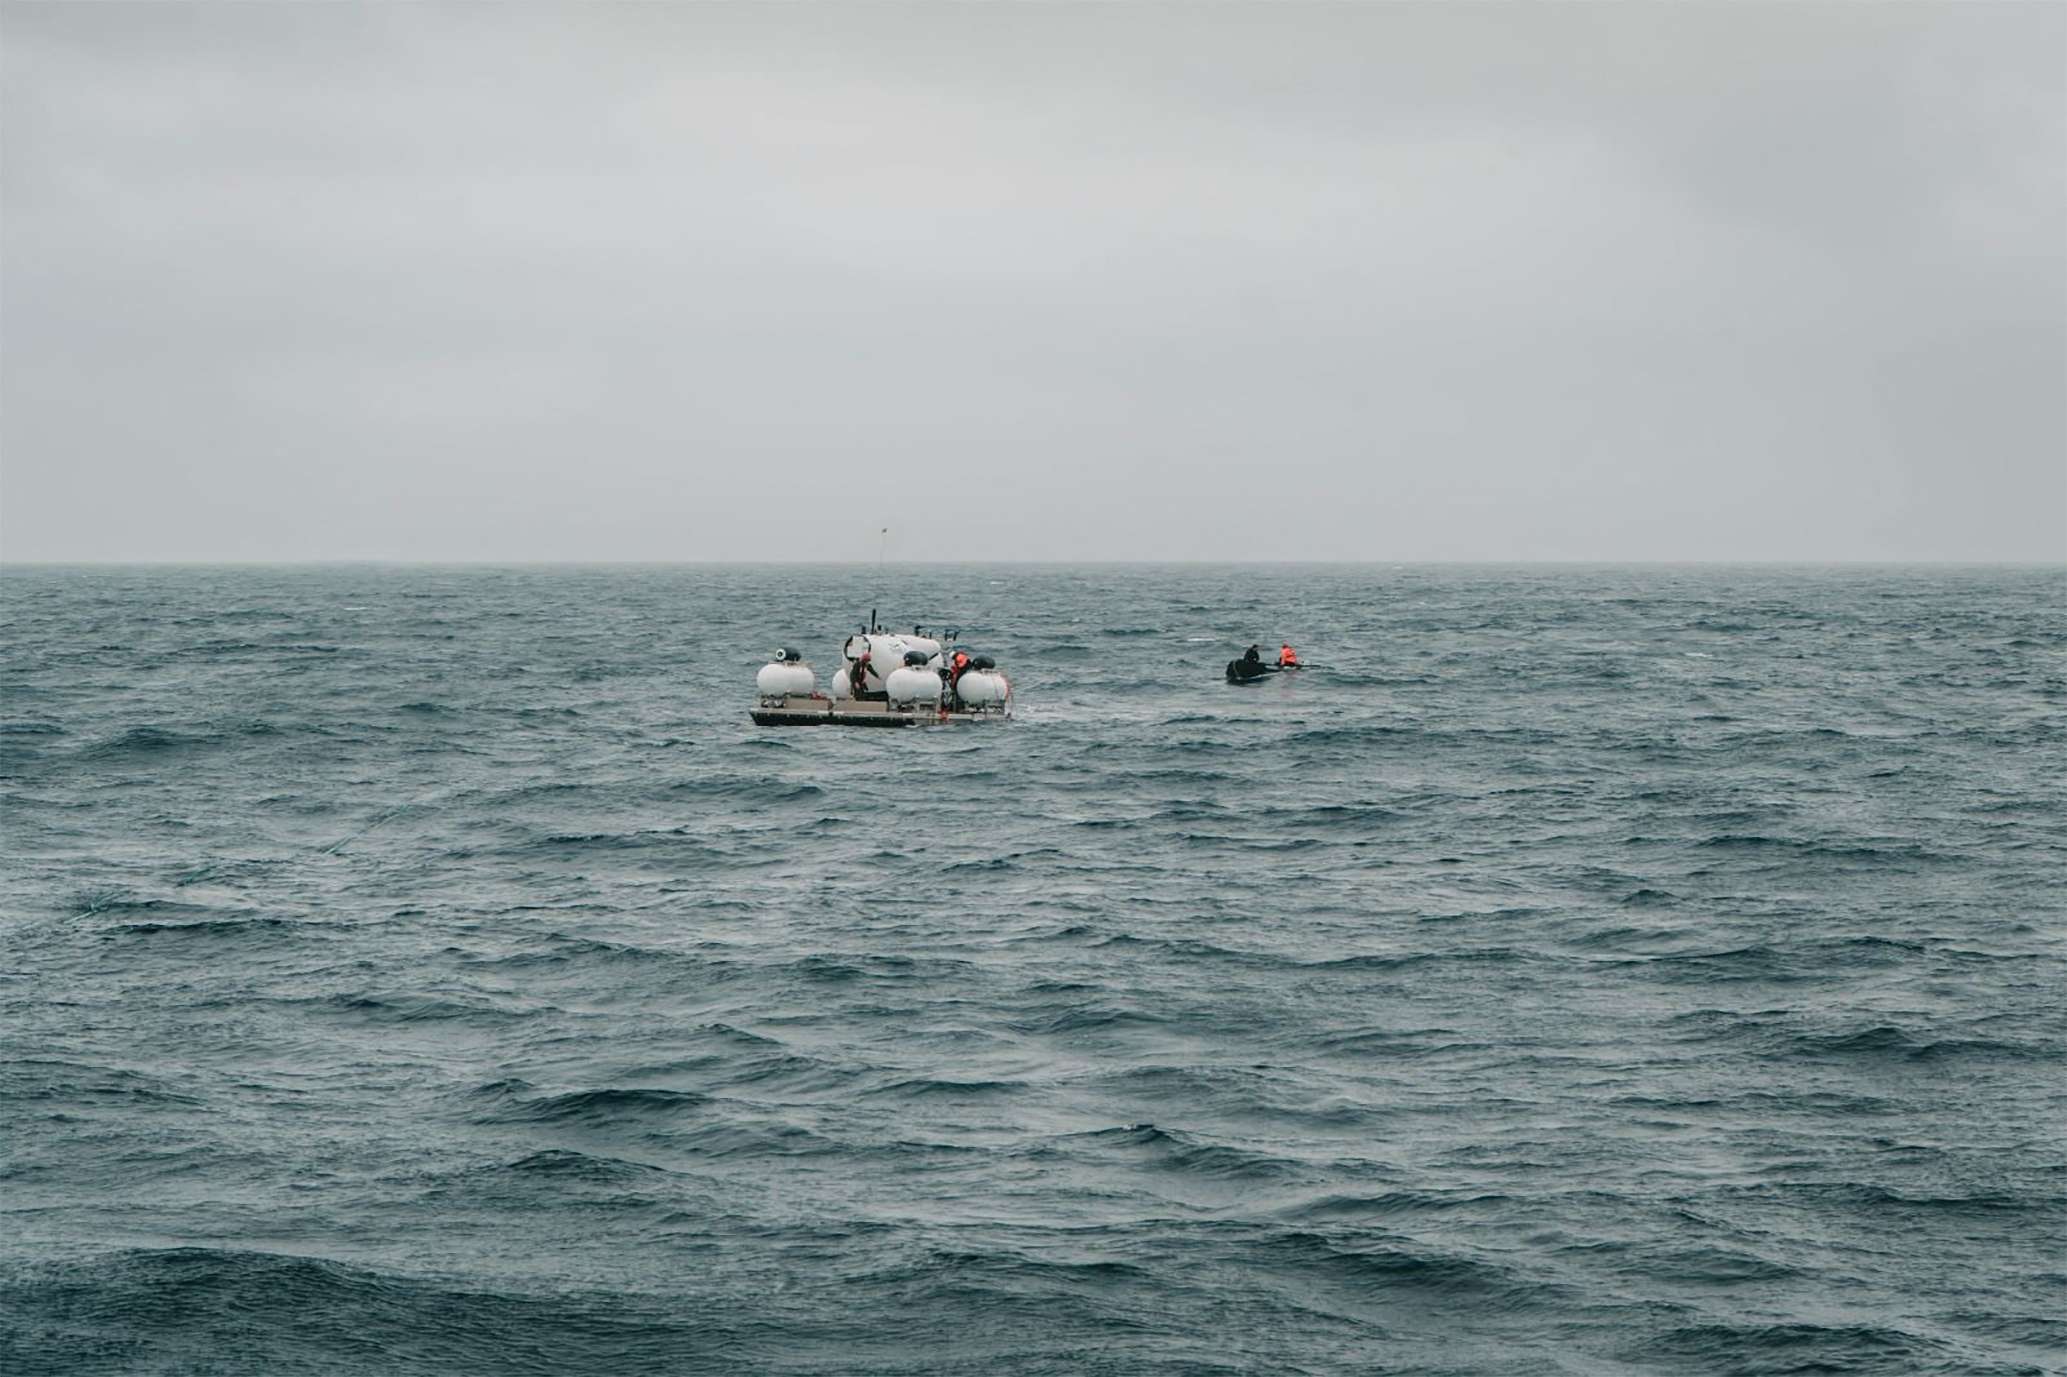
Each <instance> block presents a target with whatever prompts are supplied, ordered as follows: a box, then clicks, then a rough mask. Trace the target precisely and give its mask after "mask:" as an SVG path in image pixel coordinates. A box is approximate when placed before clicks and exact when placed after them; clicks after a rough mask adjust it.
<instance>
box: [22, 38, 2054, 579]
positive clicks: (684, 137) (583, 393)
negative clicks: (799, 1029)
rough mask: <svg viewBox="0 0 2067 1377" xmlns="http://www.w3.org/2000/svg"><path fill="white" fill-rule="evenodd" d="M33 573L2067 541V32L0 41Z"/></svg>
mask: <svg viewBox="0 0 2067 1377" xmlns="http://www.w3.org/2000/svg"><path fill="white" fill-rule="evenodd" d="M0 81H4V93H0V94H4V104H0V121H4V122H0V216H4V218H0V555H4V557H6V558H8V559H16V560H29V559H279V558H285V559H303V558H402V559H522V560H550V559H737V558H758V559H778V560H779V559H809V560H822V559H842V558H858V559H872V558H874V556H875V553H876V551H875V532H876V529H877V528H878V527H879V526H882V525H885V524H888V525H890V526H891V527H892V528H893V530H894V532H895V534H894V536H893V543H892V547H891V553H892V557H893V558H896V557H905V558H921V557H953V558H985V557H989V558H999V559H1072V558H1087V557H1088V558H1097V557H1104V558H1216V557H1224V556H1228V555H1239V556H1242V557H1248V558H1315V559H1380V560H1392V559H1398V560H1413V559H1534V558H1555V559H1603V560H1606V559H1704V558H1712V559H1909V558H1915V559H1970V558H1979V559H1995V558H2000V559H2061V558H2067V6H2063V5H2061V4H2057V3H2030V4H1957V5H1929V4H1884V5H1865V4H1845V5H1828V6H1819V5H1781V4H1763V5H1748V4H1747V5H1739V6H1731V7H1690V6H1679V5H1674V6H1665V5H1655V6H1641V7H1639V6H1615V5H1599V4H1596V5H1586V6H1547V5H1526V6H1516V7H1512V8H1509V7H1503V6H1490V5H1478V6H1470V7H1433V6H1421V5H1405V4H1393V5H1376V4H1374V5H1370V6H1364V7H1355V6H1350V5H1330V6H1304V5H1261V4H1258V5H1213V6H1204V5H1201V6H1195V7H1188V6H1183V5H1174V4H1162V5H1142V6H1092V5H1068V6H1063V5H1018V6H1009V7H1007V6H998V7H985V8H977V7H963V6H956V7H948V6H934V5H866V6H849V5H841V6H833V5H787V6H756V7H745V6H720V5H665V6H664V5H652V4H648V5H584V6H575V5H571V4H570V5H564V6H538V7H523V8H506V7H499V6H489V5H479V4H475V5H450V6H439V5H423V6H419V5H400V4H389V5H374V4H326V5H259V4H178V3H169V4H158V3H151V4H127V3H102V4H63V3H39V4H21V3H7V4H5V5H4V6H0Z"/></svg>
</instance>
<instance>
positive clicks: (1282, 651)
mask: <svg viewBox="0 0 2067 1377" xmlns="http://www.w3.org/2000/svg"><path fill="white" fill-rule="evenodd" d="M1298 663H1299V652H1298V651H1296V650H1294V649H1292V647H1291V645H1290V643H1289V642H1288V643H1286V644H1284V645H1280V646H1279V647H1278V668H1279V669H1289V668H1290V667H1292V666H1293V665H1296V664H1298Z"/></svg>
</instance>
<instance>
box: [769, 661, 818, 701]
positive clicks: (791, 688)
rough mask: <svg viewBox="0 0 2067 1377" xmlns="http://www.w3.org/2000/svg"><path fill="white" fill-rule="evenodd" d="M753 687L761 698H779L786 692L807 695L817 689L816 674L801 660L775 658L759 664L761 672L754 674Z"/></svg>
mask: <svg viewBox="0 0 2067 1377" xmlns="http://www.w3.org/2000/svg"><path fill="white" fill-rule="evenodd" d="M754 687H755V688H756V689H758V690H760V694H761V696H762V697H763V698H780V697H782V696H783V695H784V694H788V693H794V694H798V695H800V696H803V697H809V696H810V695H811V694H813V693H816V692H817V691H818V676H817V675H815V674H813V673H812V672H811V666H809V665H807V664H805V663H804V662H803V661H801V660H776V661H773V662H771V663H769V664H765V665H762V666H761V672H760V673H759V674H756V675H755V676H754Z"/></svg>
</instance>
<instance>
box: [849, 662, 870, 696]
mask: <svg viewBox="0 0 2067 1377" xmlns="http://www.w3.org/2000/svg"><path fill="white" fill-rule="evenodd" d="M847 687H848V688H849V689H851V690H853V693H854V696H855V697H856V698H860V697H861V695H862V694H864V693H867V692H868V652H867V651H866V650H864V651H862V652H861V658H860V659H858V660H856V661H855V662H854V667H853V668H852V669H850V670H848V671H847Z"/></svg>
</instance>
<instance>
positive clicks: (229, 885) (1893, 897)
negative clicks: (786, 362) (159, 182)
mask: <svg viewBox="0 0 2067 1377" xmlns="http://www.w3.org/2000/svg"><path fill="white" fill-rule="evenodd" d="M0 594H4V599H5V651H4V654H5V663H4V679H0V689H4V695H5V699H4V714H0V716H4V735H0V774H4V781H5V786H6V794H5V813H4V840H5V852H6V861H5V869H4V888H0V901H4V910H5V921H4V928H0V940H4V967H5V969H4V972H0V1019H4V1039H0V1116H4V1118H0V1132H4V1138H0V1212H4V1215H5V1220H4V1230H0V1234H4V1236H0V1369H4V1370H5V1371H7V1372H9V1373H15V1372H20V1373H25V1374H26V1373H46V1372H49V1373H100V1372H142V1373H175V1372H178V1373H188V1372H193V1373H246V1372H252V1373H393V1372H441V1373H496V1374H501V1373H563V1372H567V1373H642V1374H643V1373H662V1372H713V1373H719V1372H723V1373H730V1372H773V1373H867V1372H979V1371H980V1372H1013V1373H1021V1372H1024V1373H1034V1372H1041V1373H1077V1372H1086V1373H1194V1372H1310V1373H1336V1372H1385V1371H1397V1372H1429V1373H1488V1374H1491V1373H1512V1372H1518V1371H1525V1372H1565V1373H1620V1372H1628V1373H1653V1372H1713V1373H1783V1372H1787V1373H1792V1372H1845V1373H1850V1372H1876V1373H1877V1372H1887V1373H1912V1372H1931V1373H2024V1372H2044V1371H2048V1370H2058V1369H2059V1367H2060V1366H2061V1364H2062V1363H2063V1361H2067V1359H2063V1354H2067V1322H2063V1313H2067V1303H2063V1297H2067V1262H2063V1260H2062V1259H2063V1256H2067V1147H2063V1137H2067V1013H2063V1009H2067V924H2063V908H2067V905H2063V899H2062V878H2063V862H2067V610H2063V594H2067V574H2063V572H2062V571H2061V570H2060V569H2057V568H2053V569H2033V570H1942V569H1940V570H1924V569H1910V570H1903V569H1891V570H1865V569H1838V570H1778V569H1694V568H1684V569H1672V568H1648V569H1619V570H1617V569H1568V568H1560V569H1535V570H1529V569H1468V568H1405V569H1392V568H1383V567H1378V568H1366V569H1341V568H1271V569H1241V570H1227V569H1206V568H1171V569H1142V568H1110V569H1079V570H1064V569H1055V568H1031V569H1030V568H927V569H917V570H912V569H906V570H891V571H889V572H888V573H886V574H884V575H883V576H881V577H880V579H879V578H878V577H877V576H876V574H875V573H874V572H873V571H867V570H836V569H803V570H782V569H775V568H767V569H708V568H654V569H633V568H612V569H592V570H566V569H555V570H546V569H538V570H516V569H511V570H490V569H415V568H378V567H367V568H336V569H220V570H202V569H187V570H162V569H160V570H141V569H135V570H99V571H94V570H58V569H23V568H14V569H9V570H7V571H6V572H5V573H4V574H0ZM878 603H880V604H881V605H882V607H883V609H884V613H885V617H886V619H890V618H896V619H902V620H905V621H911V620H924V621H927V622H929V623H932V624H934V625H940V624H944V623H949V622H959V623H960V624H961V625H962V626H963V627H965V628H966V629H967V632H966V638H967V639H968V640H969V641H970V642H972V643H973V644H974V645H975V646H976V647H978V648H980V649H983V650H988V651H991V652H993V653H995V654H996V655H997V656H998V658H999V659H1000V660H1001V661H1002V662H1003V663H1004V664H1006V665H1007V667H1008V668H1010V669H1011V670H1013V671H1014V676H1015V680H1016V682H1017V685H1018V689H1019V703H1020V714H1019V717H1018V720H1017V721H1015V722H1013V723H1011V724H1009V725H1005V726H1001V727H995V728H968V729H963V728H952V729H939V730H931V731H911V732H845V731H834V730H826V729H818V730H795V729H790V730H781V729H774V730H761V729H756V728H755V727H753V726H752V725H751V724H750V723H749V722H748V720H747V716H746V710H747V707H748V705H749V700H750V698H751V685H752V679H753V673H754V670H755V668H756V667H757V665H758V664H759V663H760V662H762V661H763V660H764V659H765V658H766V652H767V651H768V650H769V649H770V648H772V647H774V646H776V645H778V644H790V645H802V646H805V647H807V648H809V649H810V650H811V651H813V652H815V653H816V658H817V661H818V664H819V665H820V667H821V670H823V668H824V667H825V666H826V664H827V663H828V662H829V661H830V660H831V658H832V654H833V648H834V647H835V646H836V645H837V643H838V639H839V637H840V635H841V634H842V631H843V628H845V627H846V626H848V625H849V624H851V623H853V622H854V621H856V620H857V619H858V618H859V617H861V616H862V615H864V614H865V613H866V612H867V610H868V608H869V607H870V606H871V605H872V604H878ZM1281 636H1289V637H1291V638H1292V639H1293V640H1294V641H1295V642H1296V643H1297V644H1298V645H1299V646H1300V648H1301V649H1302V650H1303V651H1304V652H1305V653H1306V654H1307V655H1308V656H1309V658H1311V659H1312V660H1314V661H1317V662H1318V663H1319V664H1320V666H1322V667H1321V668H1319V669H1317V670H1315V671H1313V672H1310V673H1308V674H1306V675H1305V676H1303V677H1300V678H1298V679H1296V680H1293V679H1289V678H1287V679H1282V680H1276V681H1272V682H1269V683H1265V684H1262V685H1259V686H1250V687H1244V688H1231V687H1229V686H1227V685H1226V684H1224V683H1222V682H1221V665H1222V663H1223V662H1224V661H1225V660H1226V659H1228V658H1229V656H1230V655H1232V654H1233V653H1235V651H1236V650H1237V649H1238V648H1239V647H1240V646H1242V645H1244V644H1246V643H1247V642H1249V641H1251V640H1258V639H1261V640H1265V641H1266V643H1267V644H1275V641H1276V640H1277V639H1278V638H1279V637H1281Z"/></svg>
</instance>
